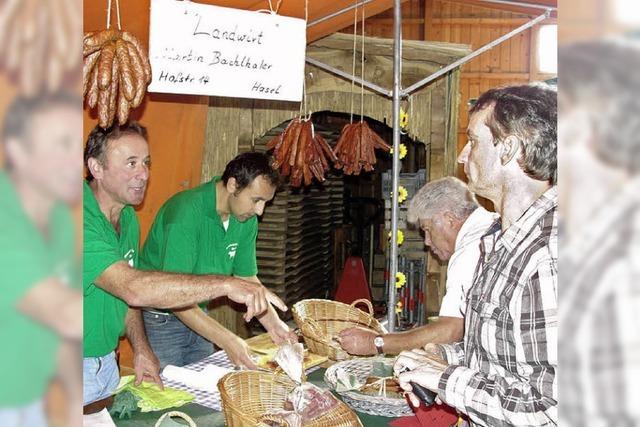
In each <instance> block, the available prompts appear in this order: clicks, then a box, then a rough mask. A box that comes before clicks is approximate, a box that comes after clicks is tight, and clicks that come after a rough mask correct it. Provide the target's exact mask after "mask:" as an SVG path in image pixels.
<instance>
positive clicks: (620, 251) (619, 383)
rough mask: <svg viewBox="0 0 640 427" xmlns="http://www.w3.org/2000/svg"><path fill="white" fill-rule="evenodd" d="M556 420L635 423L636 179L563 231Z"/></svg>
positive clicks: (639, 213)
mask: <svg viewBox="0 0 640 427" xmlns="http://www.w3.org/2000/svg"><path fill="white" fill-rule="evenodd" d="M562 243H563V245H562V246H561V249H560V250H561V253H562V271H561V274H560V278H561V280H562V284H563V286H562V291H561V293H560V296H561V298H562V306H561V309H560V322H561V323H562V329H561V330H560V363H561V364H562V375H560V377H559V380H560V388H561V390H562V396H563V397H562V403H561V404H560V406H561V408H560V423H561V424H562V425H571V426H584V425H589V426H608V425H618V426H627V425H628V426H632V425H637V424H638V420H640V405H639V404H638V403H639V402H640V381H638V378H640V333H639V332H638V331H640V177H636V178H634V179H633V180H632V181H630V182H628V183H627V184H626V185H625V186H624V188H623V189H621V190H620V191H619V192H618V193H615V194H613V195H611V197H610V198H608V199H607V200H606V201H603V202H601V203H600V206H599V208H598V209H596V210H595V211H593V212H591V215H590V216H589V222H588V224H587V225H586V226H585V227H583V228H582V229H581V230H580V233H579V234H577V235H573V236H567V237H566V238H565V237H564V236H563V239H562Z"/></svg>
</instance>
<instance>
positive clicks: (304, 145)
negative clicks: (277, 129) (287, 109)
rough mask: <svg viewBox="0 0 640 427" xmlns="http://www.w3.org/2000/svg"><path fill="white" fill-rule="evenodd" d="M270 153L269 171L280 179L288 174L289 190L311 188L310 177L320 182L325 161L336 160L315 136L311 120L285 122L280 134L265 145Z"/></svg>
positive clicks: (317, 134)
mask: <svg viewBox="0 0 640 427" xmlns="http://www.w3.org/2000/svg"><path fill="white" fill-rule="evenodd" d="M267 149H268V150H273V157H274V162H273V168H274V169H278V170H279V171H280V174H281V175H283V176H289V175H291V179H290V183H291V186H293V187H300V186H301V185H302V183H303V182H304V185H305V186H308V185H311V181H312V179H313V177H315V178H316V179H317V180H318V181H319V182H324V181H325V178H324V174H325V172H326V171H328V170H329V161H331V162H333V163H335V162H337V161H338V159H337V158H336V156H335V154H333V151H331V147H330V146H329V144H328V143H327V141H325V139H324V138H323V137H322V136H321V135H320V134H319V133H316V132H315V130H314V128H313V123H312V122H311V120H303V119H300V118H296V119H293V120H291V122H289V125H288V126H287V128H286V129H285V130H284V132H282V133H281V134H280V135H277V136H275V137H274V138H272V139H271V140H270V141H269V142H268V143H267Z"/></svg>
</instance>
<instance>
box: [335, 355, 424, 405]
mask: <svg viewBox="0 0 640 427" xmlns="http://www.w3.org/2000/svg"><path fill="white" fill-rule="evenodd" d="M380 361H382V362H383V363H385V364H390V365H393V361H394V359H381V358H379V357H369V358H363V359H353V360H345V361H343V362H339V363H336V364H334V365H332V366H331V367H329V369H327V371H326V372H325V373H324V382H325V383H327V385H328V386H329V387H330V388H331V389H332V390H335V389H336V384H337V382H338V378H337V376H338V374H337V371H338V369H344V370H345V371H346V372H349V373H351V374H354V375H356V376H357V377H358V379H359V380H360V381H361V382H364V380H366V378H367V377H369V375H370V374H371V370H372V369H373V363H374V362H380ZM336 393H338V394H339V395H340V397H341V398H342V400H343V401H344V402H345V403H346V404H347V405H349V406H350V407H351V408H353V409H355V410H356V411H360V412H364V413H365V414H371V415H378V416H383V417H404V416H407V415H413V410H412V409H411V407H410V406H409V404H408V403H407V400H406V399H405V398H404V397H403V396H375V395H370V394H365V393H362V392H361V391H358V390H350V391H343V392H336Z"/></svg>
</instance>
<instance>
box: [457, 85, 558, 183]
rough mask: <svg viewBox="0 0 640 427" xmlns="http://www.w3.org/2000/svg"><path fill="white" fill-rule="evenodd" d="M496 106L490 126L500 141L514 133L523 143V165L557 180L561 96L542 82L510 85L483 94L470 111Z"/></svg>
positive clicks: (543, 178) (530, 171)
mask: <svg viewBox="0 0 640 427" xmlns="http://www.w3.org/2000/svg"><path fill="white" fill-rule="evenodd" d="M489 107H493V111H492V112H491V115H489V116H488V117H487V119H486V125H487V126H488V127H489V129H490V130H491V134H492V135H493V138H494V139H495V140H496V141H501V140H503V139H504V138H506V137H507V136H509V135H514V136H516V137H518V138H519V139H520V141H521V142H522V148H523V153H522V156H521V157H520V158H519V159H518V163H519V164H520V167H522V169H523V170H524V172H525V173H526V174H527V175H529V176H530V177H531V178H534V179H537V180H540V181H549V182H550V183H551V184H555V183H556V181H557V179H558V178H557V175H558V167H557V143H558V141H557V135H558V97H557V92H556V91H555V90H553V89H552V88H551V87H549V86H547V85H542V84H532V85H522V86H508V87H503V88H496V89H491V90H488V91H487V92H485V93H483V94H482V95H481V96H480V98H478V101H477V102H476V104H475V105H474V106H473V107H472V108H471V110H470V113H471V114H473V113H476V112H478V111H480V110H484V109H485V108H489Z"/></svg>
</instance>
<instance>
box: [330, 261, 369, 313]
mask: <svg viewBox="0 0 640 427" xmlns="http://www.w3.org/2000/svg"><path fill="white" fill-rule="evenodd" d="M361 298H365V299H368V300H369V301H371V290H370V289H369V284H368V283H367V274H366V272H365V270H364V264H363V263H362V258H360V257H356V256H350V257H349V258H347V260H346V261H345V263H344V270H343V271H342V277H341V278H340V282H339V283H338V289H337V290H336V296H335V298H334V299H335V300H336V301H339V302H343V303H345V304H351V303H352V302H354V301H355V300H357V299H361Z"/></svg>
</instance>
